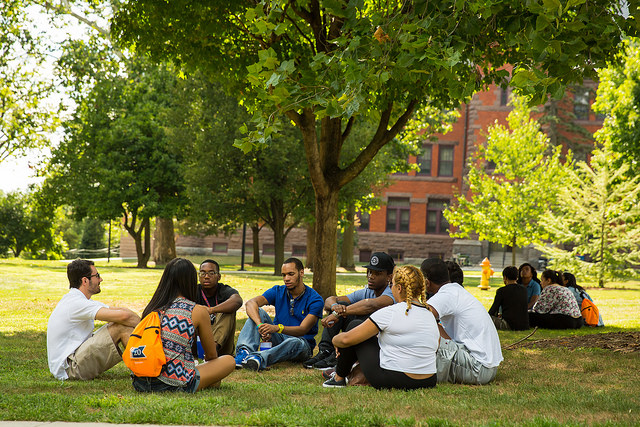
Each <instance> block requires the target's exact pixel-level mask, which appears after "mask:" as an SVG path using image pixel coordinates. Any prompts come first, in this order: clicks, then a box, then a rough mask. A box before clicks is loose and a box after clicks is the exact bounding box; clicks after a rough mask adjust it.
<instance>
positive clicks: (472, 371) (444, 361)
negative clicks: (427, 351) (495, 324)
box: [436, 338, 498, 384]
mask: <svg viewBox="0 0 640 427" xmlns="http://www.w3.org/2000/svg"><path fill="white" fill-rule="evenodd" d="M436 368H437V370H438V382H439V383H444V382H450V383H454V384H456V383H457V384H487V383H489V382H491V381H492V380H493V379H494V378H495V377H496V373H497V372H498V367H497V366H496V367H493V368H487V367H486V366H483V365H482V364H481V363H480V362H478V361H477V360H476V359H474V358H473V356H472V355H471V354H470V353H469V350H467V347H465V346H464V345H462V344H458V343H457V342H455V341H454V340H447V339H444V338H441V339H440V346H439V347H438V351H437V352H436Z"/></svg>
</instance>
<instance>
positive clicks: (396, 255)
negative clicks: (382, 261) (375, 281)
mask: <svg viewBox="0 0 640 427" xmlns="http://www.w3.org/2000/svg"><path fill="white" fill-rule="evenodd" d="M388 254H389V256H390V257H391V258H393V260H394V261H395V262H404V251H403V250H402V249H389V250H388Z"/></svg>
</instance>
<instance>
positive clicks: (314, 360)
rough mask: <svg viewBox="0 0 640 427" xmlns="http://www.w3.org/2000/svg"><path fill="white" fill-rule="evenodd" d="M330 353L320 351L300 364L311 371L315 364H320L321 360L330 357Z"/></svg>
mask: <svg viewBox="0 0 640 427" xmlns="http://www.w3.org/2000/svg"><path fill="white" fill-rule="evenodd" d="M331 353H332V352H330V351H329V350H321V351H319V352H318V354H316V355H315V356H313V357H312V358H311V359H307V360H305V361H304V362H302V366H304V367H305V368H307V369H312V368H313V365H315V364H316V363H318V362H320V361H321V360H323V359H326V358H327V357H328V356H330V355H331Z"/></svg>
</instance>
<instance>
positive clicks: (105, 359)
mask: <svg viewBox="0 0 640 427" xmlns="http://www.w3.org/2000/svg"><path fill="white" fill-rule="evenodd" d="M121 361H122V355H121V354H120V352H119V351H118V349H117V347H116V345H115V344H114V343H113V339H112V338H111V334H109V329H108V325H104V326H103V327H101V328H100V329H98V330H97V331H95V332H94V333H93V335H92V336H91V337H90V338H89V339H87V340H86V341H85V342H83V343H82V344H80V347H78V348H77V349H76V351H75V352H74V353H73V354H71V355H70V356H69V357H67V364H68V365H69V367H68V368H67V369H66V371H67V375H68V376H69V378H70V379H72V380H91V379H94V378H95V377H97V376H98V375H100V374H101V373H103V372H105V371H107V370H108V369H111V368H112V367H114V366H115V365H117V364H118V362H121Z"/></svg>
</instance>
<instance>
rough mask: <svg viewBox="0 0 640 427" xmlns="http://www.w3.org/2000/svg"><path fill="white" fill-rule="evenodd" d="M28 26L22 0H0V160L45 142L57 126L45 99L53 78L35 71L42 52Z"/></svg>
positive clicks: (38, 42) (44, 54) (54, 113)
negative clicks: (48, 133) (48, 134)
mask: <svg viewBox="0 0 640 427" xmlns="http://www.w3.org/2000/svg"><path fill="white" fill-rule="evenodd" d="M29 28H30V26H29V21H28V17H27V13H26V10H25V2H24V1H23V0H3V1H2V2H0V163H2V162H3V161H5V160H6V159H7V158H8V157H10V156H14V155H19V154H24V153H25V152H26V150H28V149H31V148H35V147H41V146H43V145H45V144H47V143H48V139H47V137H46V133H47V132H49V131H53V130H54V129H55V127H56V126H57V114H56V111H52V110H51V109H50V107H49V106H47V103H46V98H47V97H48V96H49V95H50V94H51V93H52V92H53V90H54V86H53V82H52V80H51V78H44V77H43V76H42V75H40V74H38V72H37V71H38V70H41V69H42V63H43V62H44V59H45V57H46V52H45V49H44V45H43V44H41V42H40V39H39V38H38V37H37V36H36V35H35V34H33V32H32V31H30V30H29Z"/></svg>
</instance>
